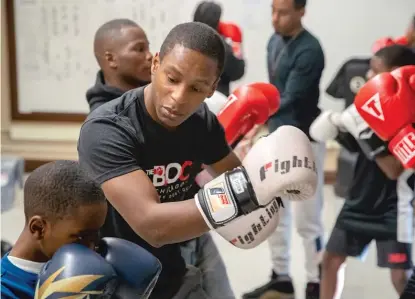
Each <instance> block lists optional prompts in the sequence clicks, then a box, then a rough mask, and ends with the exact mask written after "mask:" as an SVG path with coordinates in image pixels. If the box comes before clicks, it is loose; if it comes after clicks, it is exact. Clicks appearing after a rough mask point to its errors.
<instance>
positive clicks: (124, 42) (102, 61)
mask: <svg viewBox="0 0 415 299" xmlns="http://www.w3.org/2000/svg"><path fill="white" fill-rule="evenodd" d="M94 53H95V57H96V59H97V62H98V64H99V66H100V71H99V72H98V74H97V79H96V83H95V85H94V86H93V87H91V88H90V89H89V90H88V91H87V94H86V96H87V101H88V103H89V105H90V109H91V111H93V110H95V109H96V108H98V107H99V106H101V105H103V104H105V103H107V102H109V101H111V100H114V99H116V98H118V97H120V96H122V95H123V94H124V93H125V92H127V91H129V90H132V89H134V88H137V87H141V86H145V85H147V84H148V83H149V82H150V81H151V72H150V71H151V70H150V69H151V61H152V57H153V55H152V54H151V53H150V50H149V42H148V40H147V36H146V34H145V32H144V31H143V29H142V28H141V27H140V26H138V25H137V24H136V23H134V22H133V21H131V20H128V19H114V20H111V21H109V22H107V23H105V24H103V25H102V26H100V27H99V29H98V30H97V32H96V33H95V39H94ZM218 96H219V97H220V96H223V95H222V94H220V93H219V94H217V91H215V94H214V96H212V97H211V98H209V99H208V100H209V104H210V106H209V104H208V106H209V109H210V110H212V109H213V108H216V109H219V108H221V107H212V105H215V104H216V105H220V106H223V105H224V103H225V102H226V97H225V96H223V97H224V99H219V100H218V99H217V97H218ZM195 172H196V170H195ZM199 189H200V188H199V186H198V185H197V184H193V186H192V187H191V189H190V190H188V191H187V192H186V196H185V198H193V197H194V195H195V193H196V192H197V191H198V190H199ZM112 213H113V212H112V210H110V214H109V215H110V216H111V215H112ZM116 229H117V226H116V225H114V221H113V219H112V217H107V219H106V222H105V224H104V226H103V227H102V230H101V234H102V235H104V236H117V233H116ZM181 249H182V256H183V258H184V260H185V262H186V263H187V264H191V265H195V266H197V267H198V268H199V269H200V271H201V275H202V276H203V280H202V281H203V288H204V290H205V292H206V293H207V294H209V295H210V296H211V297H213V298H219V297H220V296H222V298H232V296H233V295H232V294H233V292H232V289H231V287H230V285H229V282H228V280H227V279H226V268H225V265H224V263H223V260H222V259H221V257H220V256H219V255H218V253H217V252H218V250H217V247H216V245H215V243H214V242H213V239H212V237H211V235H210V234H204V235H202V236H201V237H199V238H196V239H194V240H191V241H188V242H183V243H182V244H181ZM212 256H213V257H215V258H213V259H212V258H211V257H212ZM218 277H222V278H223V279H222V280H219V281H218V279H217V278H218ZM218 294H220V295H218Z"/></svg>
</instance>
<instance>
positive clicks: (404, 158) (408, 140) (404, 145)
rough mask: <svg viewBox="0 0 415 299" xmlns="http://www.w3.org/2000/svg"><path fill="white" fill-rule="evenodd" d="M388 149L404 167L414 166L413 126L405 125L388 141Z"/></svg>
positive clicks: (414, 130) (414, 132)
mask: <svg viewBox="0 0 415 299" xmlns="http://www.w3.org/2000/svg"><path fill="white" fill-rule="evenodd" d="M388 148H389V151H390V152H391V153H393V155H394V156H395V157H396V158H397V159H398V160H399V161H401V163H402V165H403V166H404V167H405V168H415V128H414V126H413V125H412V124H410V125H407V126H406V127H404V128H403V129H402V130H400V131H399V133H398V134H397V135H396V136H395V137H394V138H392V140H391V141H390V142H389V146H388Z"/></svg>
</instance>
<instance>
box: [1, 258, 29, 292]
mask: <svg viewBox="0 0 415 299" xmlns="http://www.w3.org/2000/svg"><path fill="white" fill-rule="evenodd" d="M0 266H1V298H7V299H14V298H16V299H17V298H19V299H25V298H33V297H34V293H35V288H36V281H37V275H36V274H35V273H31V272H26V271H24V270H23V269H20V268H18V267H16V266H15V265H13V264H12V263H11V262H10V260H9V258H8V254H6V255H4V256H3V258H2V259H1V265H0Z"/></svg>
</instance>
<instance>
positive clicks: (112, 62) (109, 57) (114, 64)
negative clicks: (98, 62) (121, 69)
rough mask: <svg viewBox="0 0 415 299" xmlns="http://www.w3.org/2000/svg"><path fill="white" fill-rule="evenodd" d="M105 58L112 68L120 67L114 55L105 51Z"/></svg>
mask: <svg viewBox="0 0 415 299" xmlns="http://www.w3.org/2000/svg"><path fill="white" fill-rule="evenodd" d="M104 57H105V60H106V61H107V63H108V65H109V67H110V68H113V69H116V68H117V67H118V65H117V59H116V57H115V55H114V54H113V53H111V52H110V51H105V54H104Z"/></svg>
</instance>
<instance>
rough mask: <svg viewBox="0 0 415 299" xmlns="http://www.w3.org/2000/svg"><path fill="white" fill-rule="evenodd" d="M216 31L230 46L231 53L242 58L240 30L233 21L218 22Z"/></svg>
mask: <svg viewBox="0 0 415 299" xmlns="http://www.w3.org/2000/svg"><path fill="white" fill-rule="evenodd" d="M218 32H219V34H220V35H222V36H223V37H224V38H225V40H226V42H227V43H228V44H230V46H231V47H232V51H233V54H234V55H235V56H236V57H238V58H240V59H242V56H243V55H242V30H241V28H239V26H238V25H236V24H234V23H225V22H219V25H218Z"/></svg>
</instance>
